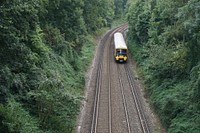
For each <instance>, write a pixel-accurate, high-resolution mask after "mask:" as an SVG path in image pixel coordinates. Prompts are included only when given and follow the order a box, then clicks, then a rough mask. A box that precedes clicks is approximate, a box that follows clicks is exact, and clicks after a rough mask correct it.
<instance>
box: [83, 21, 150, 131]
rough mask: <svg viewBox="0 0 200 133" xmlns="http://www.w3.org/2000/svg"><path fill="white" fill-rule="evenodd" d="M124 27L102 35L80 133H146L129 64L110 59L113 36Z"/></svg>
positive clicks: (148, 129)
mask: <svg viewBox="0 0 200 133" xmlns="http://www.w3.org/2000/svg"><path fill="white" fill-rule="evenodd" d="M127 28H128V26H127V25H123V26H120V27H118V28H116V29H114V30H111V31H109V32H107V34H105V36H104V37H103V39H102V40H101V43H100V44H101V45H100V48H99V49H100V51H99V52H98V53H97V57H98V63H97V67H96V74H94V75H95V77H94V79H93V81H95V83H94V85H93V86H92V88H94V89H93V91H92V92H93V93H92V94H91V97H92V100H88V103H90V104H89V105H88V106H87V107H86V108H89V109H88V110H89V111H88V112H87V113H86V115H87V116H85V121H86V122H85V124H84V125H83V126H82V129H81V130H80V132H81V133H86V132H90V133H150V132H151V129H150V127H149V125H148V121H147V119H146V117H145V112H144V111H143V107H142V103H141V102H140V96H139V95H138V91H137V89H138V88H137V86H134V84H135V81H134V78H133V74H132V72H131V69H130V68H129V63H128V62H127V63H126V64H119V63H116V62H115V61H114V56H113V48H114V44H113V34H114V33H115V32H124V31H126V30H127Z"/></svg>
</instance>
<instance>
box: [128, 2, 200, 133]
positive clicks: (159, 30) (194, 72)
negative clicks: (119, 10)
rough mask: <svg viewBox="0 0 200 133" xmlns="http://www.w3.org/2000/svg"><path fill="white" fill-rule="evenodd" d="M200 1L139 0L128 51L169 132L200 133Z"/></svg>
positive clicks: (134, 7)
mask: <svg viewBox="0 0 200 133" xmlns="http://www.w3.org/2000/svg"><path fill="white" fill-rule="evenodd" d="M199 7H200V2H199V1H198V0H185V1H182V0H176V1H174V0H152V1H143V0H136V1H135V2H134V3H132V5H131V7H130V8H129V12H128V14H127V18H128V22H129V33H128V37H129V42H128V45H129V49H130V50H131V53H132V55H133V57H134V58H135V59H136V60H137V63H138V66H139V67H140V70H141V74H142V75H143V77H144V79H145V82H146V85H147V88H148V89H147V92H148V93H149V95H150V98H151V100H152V104H153V105H154V107H155V111H156V112H158V114H159V115H160V118H161V121H162V122H163V124H164V125H165V126H166V128H167V132H169V133H198V132H199V131H200V124H199V123H200V117H199V116H200V111H199V110H200V100H199V98H200V80H199V79H200V64H199V61H200V43H199V42H200V31H199V29H200V21H199V20H200V8H199Z"/></svg>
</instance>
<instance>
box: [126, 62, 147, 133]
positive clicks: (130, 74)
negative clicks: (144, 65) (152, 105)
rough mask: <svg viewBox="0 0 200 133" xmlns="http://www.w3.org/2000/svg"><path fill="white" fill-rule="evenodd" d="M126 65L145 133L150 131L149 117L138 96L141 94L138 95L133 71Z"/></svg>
mask: <svg viewBox="0 0 200 133" xmlns="http://www.w3.org/2000/svg"><path fill="white" fill-rule="evenodd" d="M124 67H125V70H126V74H127V77H128V82H129V84H130V86H131V92H132V95H133V98H134V102H135V107H136V110H137V114H138V117H139V120H140V125H141V128H142V131H143V133H150V129H149V126H148V122H147V119H146V117H145V114H144V111H143V108H142V105H141V102H140V100H139V98H138V97H139V96H138V93H137V91H136V87H135V85H134V80H133V77H132V72H131V70H130V68H129V67H128V65H124Z"/></svg>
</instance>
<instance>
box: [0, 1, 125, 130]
mask: <svg viewBox="0 0 200 133" xmlns="http://www.w3.org/2000/svg"><path fill="white" fill-rule="evenodd" d="M121 1H123V0H121ZM123 2H125V1H123ZM115 6H116V5H115V2H114V1H113V0H109V1H108V0H90V1H88V0H51V1H50V0H10V1H8V0H3V1H1V3H0V17H1V19H0V59H1V60H0V132H4V133H70V132H73V130H74V127H75V122H76V115H77V113H78V111H79V105H80V101H81V100H82V99H83V88H84V74H85V71H86V69H87V67H88V65H89V64H90V62H91V59H92V57H93V54H94V53H93V51H94V48H95V45H94V43H95V42H94V38H93V36H91V34H93V33H95V32H96V31H97V30H99V29H101V28H103V27H110V26H111V24H112V21H113V18H114V16H115V10H114V9H118V8H115ZM88 33H89V34H88Z"/></svg>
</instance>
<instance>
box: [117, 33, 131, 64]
mask: <svg viewBox="0 0 200 133" xmlns="http://www.w3.org/2000/svg"><path fill="white" fill-rule="evenodd" d="M114 46H115V48H114V57H115V61H116V62H127V59H128V48H127V45H126V42H125V40H124V37H123V34H122V33H120V32H116V33H115V34H114Z"/></svg>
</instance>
